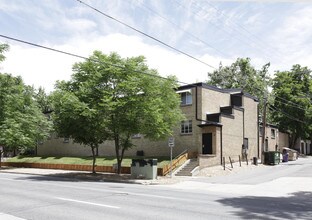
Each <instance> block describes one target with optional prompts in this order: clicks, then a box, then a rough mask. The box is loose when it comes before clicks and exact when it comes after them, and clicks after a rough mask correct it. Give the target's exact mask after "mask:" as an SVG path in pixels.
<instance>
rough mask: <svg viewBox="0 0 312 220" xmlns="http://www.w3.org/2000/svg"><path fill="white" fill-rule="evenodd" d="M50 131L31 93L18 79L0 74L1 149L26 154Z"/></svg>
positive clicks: (30, 88) (19, 78) (20, 79)
mask: <svg viewBox="0 0 312 220" xmlns="http://www.w3.org/2000/svg"><path fill="white" fill-rule="evenodd" d="M1 48H6V49H7V48H8V47H3V45H0V53H1V52H3V51H4V50H3V49H1ZM3 59H4V56H3V55H2V60H3ZM50 128H51V123H50V122H49V121H48V120H47V118H46V117H45V116H44V115H43V113H42V112H41V110H40V109H39V108H38V105H37V102H36V101H35V99H34V89H33V88H32V87H30V86H26V85H25V84H24V83H23V80H22V78H21V77H13V76H12V75H10V74H4V73H3V74H2V73H0V146H3V147H4V148H5V150H6V151H9V150H11V151H14V152H15V151H16V150H18V151H20V152H22V153H23V152H26V151H27V150H29V149H33V148H34V147H35V146H36V143H37V141H39V140H42V139H44V138H46V137H47V136H48V134H49V130H50Z"/></svg>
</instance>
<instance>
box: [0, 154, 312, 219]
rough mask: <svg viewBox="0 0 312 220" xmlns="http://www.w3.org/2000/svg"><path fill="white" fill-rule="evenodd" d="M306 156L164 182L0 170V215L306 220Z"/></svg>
mask: <svg viewBox="0 0 312 220" xmlns="http://www.w3.org/2000/svg"><path fill="white" fill-rule="evenodd" d="M311 170H312V158H311V157H309V158H300V159H299V160H297V161H292V162H289V163H283V164H281V165H277V166H265V167H263V168H259V169H254V170H248V171H244V172H241V173H237V174H233V175H227V176H218V177H210V178H209V177H193V178H192V177H191V178H188V179H187V180H186V181H181V182H179V183H176V184H170V185H138V184H125V183H110V182H91V181H90V182H88V181H80V180H79V181H78V180H73V179H66V178H59V177H53V176H39V175H29V174H14V173H1V172H0V192H1V206H0V219H1V220H2V219H12V220H13V219H16V220H17V219H272V220H273V219H311V216H312V172H311Z"/></svg>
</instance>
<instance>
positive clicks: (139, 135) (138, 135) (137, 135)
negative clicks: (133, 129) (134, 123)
mask: <svg viewBox="0 0 312 220" xmlns="http://www.w3.org/2000/svg"><path fill="white" fill-rule="evenodd" d="M141 137H142V134H134V135H132V136H131V138H133V139H137V138H141Z"/></svg>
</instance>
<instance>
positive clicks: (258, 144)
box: [257, 104, 260, 158]
mask: <svg viewBox="0 0 312 220" xmlns="http://www.w3.org/2000/svg"><path fill="white" fill-rule="evenodd" d="M259 126H260V124H259V104H258V105H257V145H258V146H257V147H258V158H259V157H260V145H259V134H260V133H259Z"/></svg>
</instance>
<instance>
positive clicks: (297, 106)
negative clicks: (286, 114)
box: [271, 94, 307, 111]
mask: <svg viewBox="0 0 312 220" xmlns="http://www.w3.org/2000/svg"><path fill="white" fill-rule="evenodd" d="M271 95H273V94H271ZM273 96H274V97H275V100H276V98H277V99H280V100H283V101H285V102H287V103H288V104H289V105H291V106H293V107H295V108H298V109H301V110H304V111H306V110H307V109H304V108H303V107H302V106H300V105H298V104H297V103H294V102H291V101H289V100H287V99H284V98H282V97H279V96H276V95H273ZM278 102H280V103H281V101H278Z"/></svg>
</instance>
